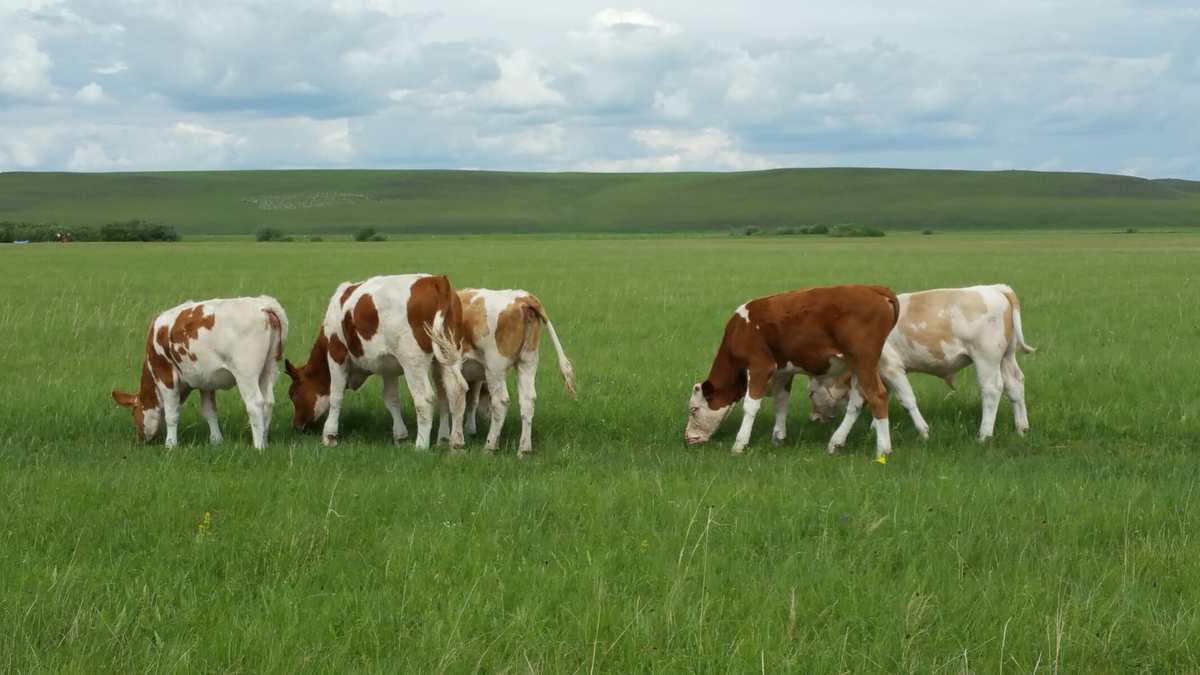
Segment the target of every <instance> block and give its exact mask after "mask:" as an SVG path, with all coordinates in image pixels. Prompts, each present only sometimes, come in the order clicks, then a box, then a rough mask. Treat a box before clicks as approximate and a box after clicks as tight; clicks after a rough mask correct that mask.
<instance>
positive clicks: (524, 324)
mask: <svg viewBox="0 0 1200 675" xmlns="http://www.w3.org/2000/svg"><path fill="white" fill-rule="evenodd" d="M458 298H459V300H460V301H461V303H462V311H463V314H462V316H463V322H462V325H463V332H464V336H465V340H464V342H465V344H467V345H469V348H468V349H467V350H466V351H464V353H463V359H464V361H463V375H464V376H465V377H466V380H467V383H468V386H469V387H470V390H469V393H468V396H467V407H466V424H465V430H466V433H467V434H470V435H473V434H474V433H475V415H476V411H477V410H478V408H479V401H480V398H481V396H483V397H484V398H486V399H488V401H490V405H489V406H488V409H489V410H490V417H491V424H490V426H489V427H488V435H487V441H486V443H485V445H484V448H485V449H486V450H488V451H495V450H496V448H497V446H498V444H499V440H500V431H501V429H502V428H503V426H504V416H505V414H506V413H507V412H508V382H507V374H508V371H509V370H511V369H516V371H517V395H518V397H519V398H518V402H519V404H520V407H521V440H520V444H519V445H518V446H517V454H518V456H524V455H527V454H529V453H530V452H532V451H533V403H534V400H535V399H536V398H537V391H536V390H535V388H534V381H535V379H536V377H537V369H538V354H539V352H538V344H539V338H540V332H541V330H540V329H541V325H542V324H543V323H544V324H545V325H546V333H547V334H548V335H549V336H550V342H551V344H553V345H554V352H555V354H556V355H557V356H558V371H559V373H560V374H561V375H562V378H563V383H564V385H565V386H566V389H567V393H569V394H570V395H571V397H572V398H574V397H575V370H574V368H573V367H572V366H571V361H570V360H568V359H567V355H566V354H565V353H563V346H562V343H561V342H559V340H558V334H557V333H556V332H555V331H554V324H552V323H550V318H549V317H548V316H546V310H545V308H544V307H543V306H542V303H541V301H540V300H538V299H537V298H536V297H534V295H533V294H531V293H529V292H527V291H523V290H502V291H497V290H491V289H486V288H467V289H462V290H459V291H458ZM484 385H487V391H486V393H485V394H481V390H482V389H483V388H484ZM439 394H440V392H439ZM440 399H441V401H443V410H442V415H441V420H440V422H439V430H438V436H439V438H441V437H444V436H445V435H446V433H447V417H448V416H447V415H446V411H445V406H444V401H445V398H444V397H440Z"/></svg>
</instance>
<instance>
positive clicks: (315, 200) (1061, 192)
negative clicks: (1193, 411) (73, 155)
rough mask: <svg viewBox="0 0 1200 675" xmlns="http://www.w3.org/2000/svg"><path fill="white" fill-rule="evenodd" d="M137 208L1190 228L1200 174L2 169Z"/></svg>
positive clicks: (566, 223) (41, 213) (189, 213)
mask: <svg viewBox="0 0 1200 675" xmlns="http://www.w3.org/2000/svg"><path fill="white" fill-rule="evenodd" d="M134 218H140V219H144V220H151V221H155V222H159V223H164V224H167V225H172V226H174V227H176V228H178V230H179V231H180V232H182V233H184V234H185V235H186V234H250V233H252V232H254V231H255V229H256V228H258V227H260V226H270V227H275V228H279V229H281V230H284V231H287V232H294V233H304V234H309V233H320V234H331V233H339V232H342V233H344V232H345V231H346V230H347V229H348V228H357V227H367V226H369V227H375V228H378V229H380V230H382V231H385V232H389V233H401V232H407V233H414V232H422V233H439V234H445V233H458V232H473V233H505V232H513V231H520V232H527V233H529V232H537V233H568V232H569V233H575V232H592V233H599V232H609V233H634V232H647V231H653V232H681V231H682V232H695V231H700V230H728V229H729V228H731V227H742V226H755V227H760V228H768V229H770V228H775V227H796V226H806V225H814V224H824V225H833V224H837V223H855V224H858V225H864V226H868V227H878V228H885V229H890V230H896V229H909V230H920V229H923V228H933V229H937V230H1004V229H1013V228H1016V229H1040V228H1056V229H1065V228H1083V229H1102V228H1103V229H1120V230H1124V229H1126V228H1129V227H1133V228H1160V229H1161V228H1180V227H1194V226H1195V225H1197V224H1198V223H1200V182H1196V181H1187V180H1174V179H1164V180H1146V179H1143V178H1135V177H1131V176H1115V175H1108V174H1089V173H1061V172H1037V171H926V170H907V169H855V168H830V169H777V170H771V171H745V172H732V173H695V172H692V173H687V172H685V173H651V174H637V173H610V174H603V173H518V172H501V171H424V170H413V171H215V172H205V171H191V172H152V173H50V172H37V173H22V172H10V173H0V222H2V221H25V222H33V223H59V224H61V225H63V226H67V227H70V226H77V225H91V226H99V225H103V224H104V223H108V222H112V221H124V220H129V219H134Z"/></svg>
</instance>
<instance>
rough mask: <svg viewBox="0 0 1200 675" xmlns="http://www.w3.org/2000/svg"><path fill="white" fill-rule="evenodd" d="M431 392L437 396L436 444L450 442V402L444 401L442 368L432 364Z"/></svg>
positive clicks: (444, 390) (444, 391)
mask: <svg viewBox="0 0 1200 675" xmlns="http://www.w3.org/2000/svg"><path fill="white" fill-rule="evenodd" d="M431 379H432V381H433V390H434V392H435V395H436V396H437V416H438V431H437V442H438V443H441V442H442V441H447V442H449V441H450V402H449V401H448V400H447V399H446V387H445V386H443V384H442V367H441V366H440V365H438V364H437V363H436V362H435V363H434V364H433V377H432V378H431Z"/></svg>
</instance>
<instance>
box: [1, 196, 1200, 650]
mask: <svg viewBox="0 0 1200 675" xmlns="http://www.w3.org/2000/svg"><path fill="white" fill-rule="evenodd" d="M141 215H144V216H153V215H154V214H152V213H143V214H141ZM0 266H2V268H3V270H4V274H3V275H0V330H2V331H3V334H4V339H3V340H0V364H2V366H3V367H2V371H3V376H2V377H0V401H2V402H3V405H2V406H0V626H3V627H4V630H2V631H0V671H3V672H22V673H32V672H44V673H69V672H78V673H95V672H122V673H129V672H192V671H217V672H245V673H263V672H315V671H329V672H412V673H418V672H420V673H424V672H447V673H466V672H476V671H479V672H507V673H518V672H520V673H527V672H532V673H572V672H578V673H585V672H586V673H593V672H609V673H627V672H735V673H747V672H802V673H836V672H849V673H868V672H881V673H882V672H888V673H891V672H1001V671H1002V672H1005V673H1032V672H1043V673H1045V672H1058V673H1068V672H1069V673H1135V672H1145V673H1166V672H1197V671H1200V639H1198V637H1197V636H1200V587H1198V586H1197V584H1196V579H1197V578H1198V577H1200V534H1198V533H1200V494H1197V490H1196V486H1197V485H1200V480H1198V479H1200V470H1198V469H1200V456H1198V455H1197V451H1198V450H1200V449H1198V448H1197V445H1198V443H1197V441H1198V438H1200V434H1198V430H1200V415H1198V412H1197V399H1198V398H1200V396H1198V384H1197V373H1198V372H1200V350H1198V349H1197V345H1198V344H1200V322H1198V321H1197V318H1196V317H1197V314H1196V301H1197V298H1198V297H1200V274H1198V270H1200V234H1169V233H1163V234H1134V235H1113V234H1101V233H1039V234H1029V233H1010V234H1003V233H990V234H939V235H937V236H933V237H921V236H917V235H905V234H895V233H892V234H891V235H889V236H888V237H886V238H883V239H870V240H866V239H863V240H833V239H826V238H816V237H794V238H783V239H775V238H757V237H756V238H738V239H734V238H730V237H709V238H700V237H694V238H688V237H679V236H675V237H642V238H621V237H594V238H585V237H575V238H552V237H545V238H541V237H465V236H464V237H452V236H442V237H437V238H433V237H417V236H411V237H401V238H393V239H392V240H391V241H388V242H386V243H381V244H352V243H349V242H325V243H320V244H309V243H295V244H254V243H251V242H249V241H240V242H203V241H193V242H190V243H189V242H185V243H181V244H175V245H169V244H167V245H164V244H157V245H139V244H111V245H109V244H88V245H69V246H61V245H30V246H5V247H0ZM405 271H441V272H445V273H447V274H449V275H450V277H451V279H452V280H453V281H454V282H455V283H456V284H457V285H460V286H467V285H477V286H490V287H510V286H520V287H524V288H527V289H529V290H531V291H533V292H535V293H537V294H538V295H539V296H540V298H541V299H542V300H543V302H544V303H545V305H546V307H547V309H548V312H549V314H550V316H551V317H552V318H553V320H554V322H555V326H556V328H557V329H558V331H559V333H560V335H561V336H562V338H563V341H564V343H565V346H566V349H567V353H568V354H569V355H570V356H571V358H572V359H573V361H574V363H575V367H576V370H577V373H578V375H579V386H580V398H579V400H578V402H573V401H571V400H569V399H567V398H566V396H565V395H564V394H563V393H562V385H561V381H560V380H559V379H558V374H557V372H556V371H555V368H554V366H553V361H552V359H550V358H544V359H543V367H542V369H541V371H540V373H539V393H540V398H539V400H538V412H537V417H536V419H535V422H534V443H535V450H536V454H535V455H534V456H533V457H532V458H530V459H528V460H524V461H518V460H517V459H516V458H515V442H516V431H517V428H518V426H519V425H518V420H517V416H516V411H515V405H514V406H513V409H512V410H510V413H509V422H508V426H507V427H506V431H505V435H504V437H503V446H504V451H503V452H502V453H501V454H499V455H497V456H494V457H493V456H488V455H486V454H485V453H483V452H482V450H481V446H482V439H479V438H477V439H475V440H473V441H471V442H470V443H469V445H468V452H467V454H466V456H463V457H453V456H448V455H447V453H446V452H445V451H444V450H439V451H436V452H428V453H421V452H415V451H414V450H413V449H412V447H411V445H409V446H405V447H400V448H394V447H392V446H391V444H390V426H389V422H388V416H387V413H386V411H385V410H384V408H383V405H382V402H381V400H380V399H379V396H378V391H379V385H378V381H377V380H376V381H372V383H371V384H369V385H368V386H367V387H364V390H363V391H360V392H358V393H353V394H350V395H349V396H348V397H347V409H346V411H345V412H344V414H343V418H342V422H343V423H342V435H341V445H339V447H337V448H336V449H332V450H330V449H324V448H322V447H320V445H319V443H318V438H317V436H316V435H315V434H312V435H303V434H299V433H296V432H293V431H291V430H290V429H288V428H287V421H288V420H289V419H290V414H291V406H290V403H287V402H286V396H285V392H286V376H285V377H284V378H283V379H281V381H280V382H279V384H278V386H277V392H278V393H277V395H278V397H279V398H280V404H279V405H278V406H277V408H276V413H275V421H274V425H273V432H274V435H273V438H272V445H271V447H270V448H269V449H268V450H267V451H266V452H265V453H263V454H259V453H258V452H256V451H254V450H253V449H251V448H250V447H249V432H248V429H247V428H246V419H245V414H244V412H243V411H242V409H241V405H240V402H239V400H238V398H237V395H236V393H234V392H225V393H223V394H222V395H220V396H219V405H220V406H221V417H222V424H223V427H224V430H225V435H226V439H227V441H226V444H225V445H223V446H221V447H217V448H214V447H211V446H209V445H207V430H206V427H205V425H204V423H203V421H202V419H201V417H200V415H199V411H198V401H197V400H196V399H195V397H193V399H192V400H190V401H189V402H188V405H187V406H185V409H184V413H183V419H182V423H181V429H180V440H181V443H182V445H181V447H180V448H179V449H177V450H175V451H174V452H171V453H168V452H166V451H164V449H163V448H162V446H161V444H159V445H148V446H143V445H138V444H136V443H135V442H134V440H133V430H132V427H131V424H130V421H129V418H128V413H127V412H126V411H124V410H121V409H119V408H117V406H115V405H114V404H113V403H112V401H111V400H110V399H109V390H110V389H112V388H114V387H121V388H130V387H133V386H134V384H135V382H136V374H137V368H138V363H139V361H138V358H139V351H140V349H141V346H142V341H143V339H144V332H145V327H146V325H147V322H148V320H149V319H150V317H151V316H152V315H153V314H154V313H155V312H157V311H158V310H160V309H162V308H165V307H168V306H171V305H173V304H175V303H177V302H179V301H182V300H184V299H187V298H195V299H203V298H207V297H212V296H230V295H239V294H258V293H270V294H273V295H275V296H276V297H278V298H279V299H280V300H281V301H282V303H283V304H284V306H285V307H286V308H287V311H288V313H289V316H290V320H291V325H292V333H291V340H290V344H289V346H288V349H287V352H288V355H289V356H290V357H291V358H293V359H296V358H297V357H300V356H302V355H303V354H305V353H307V350H308V346H309V344H310V341H311V339H312V338H313V336H314V335H315V333H316V329H317V323H318V321H319V317H320V316H321V314H322V312H323V308H324V306H325V303H326V301H327V300H328V297H329V295H330V293H331V292H332V289H333V288H334V286H335V285H336V284H337V283H338V282H339V281H342V280H346V279H361V278H363V277H366V276H369V275H372V274H381V273H395V272H405ZM999 281H1003V282H1007V283H1009V284H1011V285H1012V286H1013V287H1014V288H1015V289H1016V291H1017V293H1018V294H1019V295H1020V297H1021V301H1022V307H1023V314H1024V324H1025V333H1026V336H1027V338H1028V340H1029V342H1030V343H1031V344H1033V345H1035V346H1037V347H1038V348H1039V351H1038V353H1037V354H1034V355H1030V356H1025V357H1023V358H1022V360H1021V362H1022V366H1023V368H1024V370H1025V373H1026V376H1027V390H1028V398H1029V402H1030V417H1031V421H1032V424H1033V431H1032V434H1031V435H1030V436H1029V437H1027V438H1025V439H1021V438H1018V437H1017V436H1016V435H1015V434H1014V433H1013V432H1012V422H1011V419H1012V418H1011V413H1010V409H1009V407H1008V405H1007V403H1004V404H1002V406H1001V410H1000V417H999V419H998V423H997V432H998V433H997V438H996V439H995V440H994V442H992V443H990V444H988V445H986V446H980V445H979V444H978V443H976V442H975V440H974V435H975V431H976V428H977V426H978V414H979V399H978V395H977V390H976V387H975V385H974V378H973V375H972V372H971V371H967V372H964V373H963V374H962V375H961V376H960V378H959V391H958V392H957V393H954V394H952V395H950V394H949V393H948V391H947V390H946V388H945V386H944V385H943V383H942V382H941V381H940V380H936V379H934V378H928V377H922V376H914V385H915V386H916V390H917V395H918V397H919V399H920V402H921V405H922V408H923V411H924V413H925V416H926V418H927V419H928V420H929V422H930V424H931V425H932V427H933V429H932V439H931V440H930V441H928V442H924V443H923V442H921V441H920V440H919V439H918V438H917V436H916V434H915V432H914V431H913V428H912V425H911V423H910V422H909V420H908V419H907V416H905V415H904V414H903V411H902V410H900V408H899V406H898V405H896V404H893V406H892V411H893V412H892V422H893V425H892V428H893V441H894V444H895V448H896V451H895V453H894V455H893V456H892V460H891V462H889V463H888V464H887V465H886V466H879V465H876V464H874V463H872V461H871V451H872V448H873V438H872V435H871V434H870V433H869V429H868V427H867V425H866V423H865V422H863V421H860V423H859V425H858V427H857V428H856V430H855V433H854V434H852V436H851V438H850V443H849V444H848V448H847V452H845V453H844V454H841V455H838V456H832V457H830V456H827V455H826V454H825V452H824V445H825V442H826V441H827V439H828V436H829V434H830V433H831V432H832V428H831V427H828V426H825V427H821V426H816V425H812V424H809V423H808V422H807V421H806V420H807V414H806V413H807V401H805V400H803V399H804V397H803V396H798V397H794V399H793V404H792V415H793V418H792V423H791V426H790V432H791V439H790V441H789V442H788V444H787V445H785V446H784V447H778V448H777V447H774V446H772V445H771V443H770V441H769V435H770V426H771V415H770V412H769V406H767V407H766V408H767V409H768V410H767V412H764V413H763V414H761V415H760V416H759V421H758V425H757V428H756V430H755V435H754V440H753V442H752V445H751V447H750V449H749V451H748V453H747V455H745V456H743V457H732V456H730V454H729V452H728V448H729V445H730V443H731V442H732V438H733V434H734V432H735V427H736V421H735V420H734V419H731V420H729V421H727V422H726V424H725V426H724V427H723V429H722V431H721V432H719V434H718V436H717V437H716V439H715V441H714V442H713V443H711V444H708V445H706V446H703V447H701V448H698V449H692V450H688V449H685V448H684V447H683V443H682V431H683V425H684V421H685V420H684V417H685V413H686V398H687V395H688V392H689V387H690V385H691V383H692V382H694V381H696V380H698V379H700V378H701V377H702V376H703V375H704V374H705V372H706V371H707V368H708V365H709V361H710V359H711V357H712V354H713V351H714V349H715V347H716V345H717V342H718V341H719V338H720V335H721V331H722V326H723V324H724V321H725V320H726V319H727V318H728V316H729V315H730V313H731V312H732V310H733V309H734V308H735V307H736V306H737V305H738V304H740V303H741V302H743V301H744V300H746V299H748V298H751V297H754V296H758V295H764V294H768V293H771V292H775V291H780V290H784V289H790V288H796V287H803V286H808V285H817V284H828V283H842V282H872V283H882V284H888V285H890V286H892V287H893V288H895V289H896V290H898V291H903V290H913V289H922V288H929V287H937V286H952V285H953V286H956V285H965V284H973V283H980V282H999ZM406 410H407V414H406V417H407V418H408V420H409V422H410V424H411V423H412V411H411V401H408V400H407V398H406ZM738 414H739V413H738V412H736V411H735V416H736V415H738Z"/></svg>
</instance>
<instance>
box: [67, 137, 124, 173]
mask: <svg viewBox="0 0 1200 675" xmlns="http://www.w3.org/2000/svg"><path fill="white" fill-rule="evenodd" d="M128 166H129V161H128V160H125V159H119V158H113V157H110V156H109V154H108V151H107V150H106V149H105V148H104V146H103V145H101V144H100V143H97V142H95V141H85V142H83V143H80V144H79V145H78V146H76V147H75V149H74V150H73V151H72V152H71V157H70V159H68V160H67V169H69V170H71V171H116V170H120V169H124V168H126V167H128Z"/></svg>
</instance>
